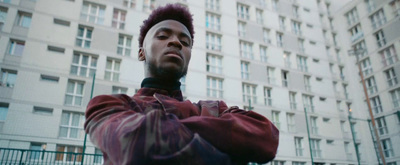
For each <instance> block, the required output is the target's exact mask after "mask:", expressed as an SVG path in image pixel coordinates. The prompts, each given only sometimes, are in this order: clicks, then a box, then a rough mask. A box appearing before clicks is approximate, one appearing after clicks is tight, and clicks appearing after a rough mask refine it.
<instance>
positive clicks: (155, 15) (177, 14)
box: [139, 4, 194, 47]
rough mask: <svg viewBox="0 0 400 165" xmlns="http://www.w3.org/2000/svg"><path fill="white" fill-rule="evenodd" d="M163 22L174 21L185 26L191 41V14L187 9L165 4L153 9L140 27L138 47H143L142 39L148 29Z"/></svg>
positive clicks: (192, 29)
mask: <svg viewBox="0 0 400 165" xmlns="http://www.w3.org/2000/svg"><path fill="white" fill-rule="evenodd" d="M165 20H175V21H178V22H180V23H182V24H183V25H185V26H186V28H187V29H188V30H189V33H190V37H192V40H193V38H194V36H193V34H194V28H193V18H192V14H191V13H190V12H189V10H188V9H187V8H185V7H183V6H181V5H179V4H167V5H165V6H162V7H159V8H157V9H155V10H154V11H153V12H152V13H151V14H150V16H149V18H147V20H144V21H143V25H142V26H141V27H140V35H139V47H142V46H143V40H144V37H145V36H146V34H147V32H148V31H149V30H150V28H151V27H153V26H154V25H155V24H157V23H159V22H161V21H165ZM192 43H193V42H192Z"/></svg>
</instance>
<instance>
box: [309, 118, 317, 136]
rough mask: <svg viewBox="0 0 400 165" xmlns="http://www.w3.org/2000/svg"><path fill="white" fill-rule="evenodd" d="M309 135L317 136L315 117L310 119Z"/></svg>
mask: <svg viewBox="0 0 400 165" xmlns="http://www.w3.org/2000/svg"><path fill="white" fill-rule="evenodd" d="M310 125H311V134H313V135H318V126H317V117H310Z"/></svg>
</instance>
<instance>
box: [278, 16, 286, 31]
mask: <svg viewBox="0 0 400 165" xmlns="http://www.w3.org/2000/svg"><path fill="white" fill-rule="evenodd" d="M279 29H281V30H283V31H284V30H285V29H286V27H285V17H282V16H279Z"/></svg>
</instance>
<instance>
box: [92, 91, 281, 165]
mask: <svg viewBox="0 0 400 165" xmlns="http://www.w3.org/2000/svg"><path fill="white" fill-rule="evenodd" d="M85 116H86V122H85V130H86V132H87V133H88V134H89V135H90V139H91V141H92V142H93V143H94V144H95V145H96V146H97V147H98V148H99V149H100V150H101V151H102V152H103V153H104V161H105V164H107V165H111V164H112V165H125V164H135V165H136V164H174V165H175V164H199V165H203V164H207V165H211V164H245V163H247V162H250V161H252V162H268V161H270V160H272V159H273V158H274V157H275V154H276V149H277V147H278V139H279V131H278V130H277V129H276V127H275V126H274V125H273V124H272V123H271V122H270V121H269V120H268V119H266V118H265V117H263V116H262V115H259V114H257V113H255V112H253V111H244V110H241V109H239V108H238V107H230V108H228V107H227V105H226V104H225V103H224V102H223V101H199V102H198V103H191V102H190V101H189V100H185V101H184V100H183V97H182V93H181V91H179V90H178V91H172V92H170V93H168V92H167V91H166V90H161V89H154V88H141V89H140V90H139V91H138V93H137V94H135V95H134V96H133V97H129V96H127V95H123V94H120V95H101V96H97V97H95V98H93V99H92V100H91V101H90V102H89V105H88V107H87V110H86V114H85Z"/></svg>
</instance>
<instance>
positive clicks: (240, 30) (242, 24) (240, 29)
mask: <svg viewBox="0 0 400 165" xmlns="http://www.w3.org/2000/svg"><path fill="white" fill-rule="evenodd" d="M238 35H239V36H240V37H244V36H246V22H242V21H239V22H238Z"/></svg>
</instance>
